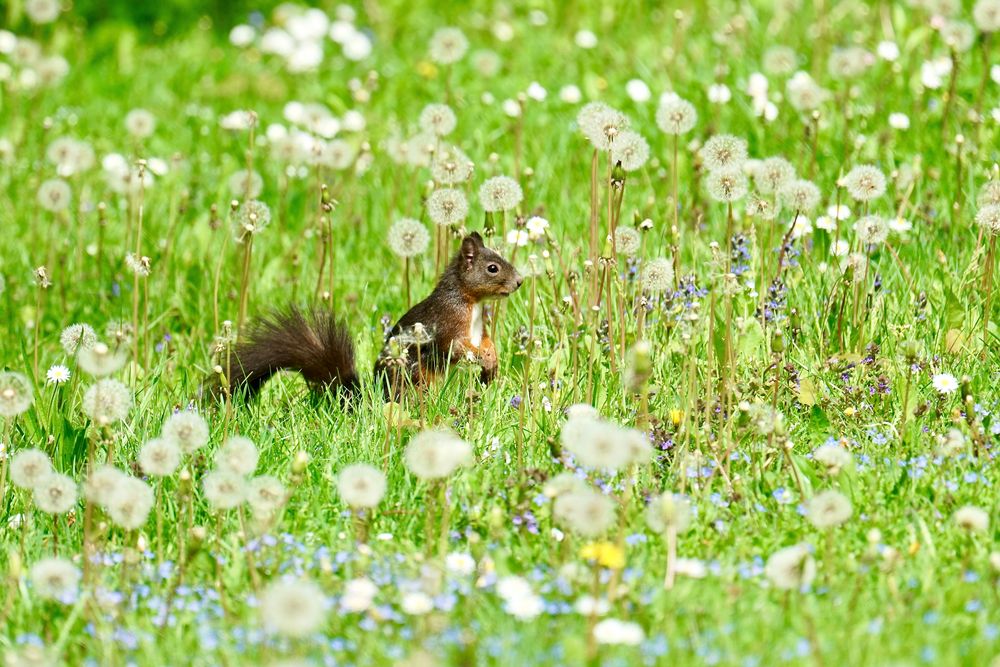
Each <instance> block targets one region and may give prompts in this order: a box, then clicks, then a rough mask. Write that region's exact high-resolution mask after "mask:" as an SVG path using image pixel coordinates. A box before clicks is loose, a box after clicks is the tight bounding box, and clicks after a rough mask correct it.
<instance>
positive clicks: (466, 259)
mask: <svg viewBox="0 0 1000 667" xmlns="http://www.w3.org/2000/svg"><path fill="white" fill-rule="evenodd" d="M477 241H478V243H477ZM482 245H483V239H482V238H481V237H480V236H479V234H477V233H475V232H472V233H471V234H469V235H468V236H466V237H465V238H464V239H462V260H463V263H464V264H465V266H466V268H468V267H471V266H472V264H473V262H475V261H476V255H478V254H479V248H480V247H481V246H482Z"/></svg>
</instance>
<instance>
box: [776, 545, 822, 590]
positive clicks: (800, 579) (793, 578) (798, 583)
mask: <svg viewBox="0 0 1000 667" xmlns="http://www.w3.org/2000/svg"><path fill="white" fill-rule="evenodd" d="M764 574H765V575H766V576H767V578H768V579H769V580H770V582H771V584H772V585H773V586H774V587H775V588H778V589H781V590H798V589H801V588H803V587H805V586H808V585H809V584H811V583H812V581H813V579H815V578H816V561H815V560H814V559H813V557H812V554H811V553H810V549H809V545H808V544H795V545H792V546H790V547H785V548H784V549H779V550H778V551H776V552H774V553H773V554H771V557H770V558H768V559H767V564H766V565H765V566H764Z"/></svg>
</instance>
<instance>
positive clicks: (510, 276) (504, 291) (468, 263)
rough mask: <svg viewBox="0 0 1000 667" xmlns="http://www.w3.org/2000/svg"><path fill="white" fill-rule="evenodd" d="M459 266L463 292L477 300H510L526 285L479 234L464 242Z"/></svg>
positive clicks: (470, 235) (472, 234) (473, 233)
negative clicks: (488, 246) (494, 298)
mask: <svg viewBox="0 0 1000 667" xmlns="http://www.w3.org/2000/svg"><path fill="white" fill-rule="evenodd" d="M457 265H458V281H459V284H460V285H461V286H462V291H464V292H465V293H466V294H471V295H472V296H474V297H475V298H476V300H480V301H481V300H483V299H489V298H493V297H505V296H509V295H510V294H511V293H512V292H514V291H515V290H517V288H518V287H520V286H521V283H523V282H524V278H523V277H521V274H520V273H518V272H517V269H515V268H514V266H513V265H512V264H511V263H510V262H508V261H507V260H505V259H504V258H503V257H501V256H500V255H499V253H497V252H496V251H495V250H493V249H491V248H487V247H486V245H485V244H484V243H483V237H482V236H480V235H479V234H478V233H477V232H472V233H471V234H469V235H468V236H466V237H465V238H464V239H462V249H461V250H460V251H459V254H458V262H457Z"/></svg>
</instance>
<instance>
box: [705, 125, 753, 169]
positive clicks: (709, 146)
mask: <svg viewBox="0 0 1000 667" xmlns="http://www.w3.org/2000/svg"><path fill="white" fill-rule="evenodd" d="M699 154H700V155H701V159H702V162H703V163H704V164H705V168H706V169H708V170H709V171H718V170H720V169H726V168H731V167H737V168H738V167H742V166H743V163H744V162H746V160H747V142H746V140H745V139H741V138H739V137H734V136H733V135H731V134H716V135H714V136H712V137H710V138H709V139H708V141H706V142H705V145H704V146H702V147H701V151H700V153H699ZM741 173H742V172H741Z"/></svg>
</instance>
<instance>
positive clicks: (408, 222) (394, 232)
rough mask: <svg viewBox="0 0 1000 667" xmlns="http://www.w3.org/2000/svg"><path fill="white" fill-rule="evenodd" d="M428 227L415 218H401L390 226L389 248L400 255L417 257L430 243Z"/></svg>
mask: <svg viewBox="0 0 1000 667" xmlns="http://www.w3.org/2000/svg"><path fill="white" fill-rule="evenodd" d="M430 240H431V235H430V233H429V232H428V231H427V228H426V227H424V225H423V224H422V223H421V222H420V221H419V220H415V219H413V218H400V219H399V220H397V221H396V222H394V223H393V225H392V227H390V228H389V248H390V249H391V250H392V251H393V252H394V253H395V254H396V255H398V256H399V257H416V256H417V255H421V254H423V253H424V252H425V251H426V250H427V246H428V245H429V244H430Z"/></svg>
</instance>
